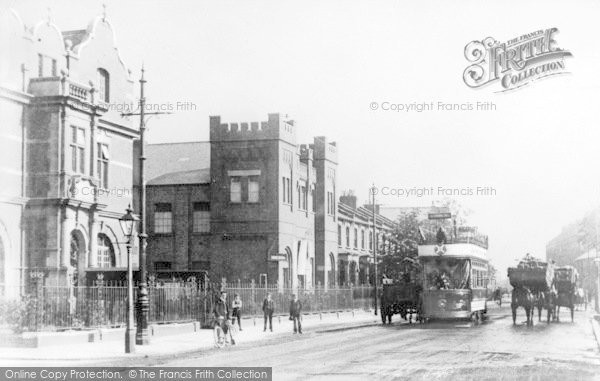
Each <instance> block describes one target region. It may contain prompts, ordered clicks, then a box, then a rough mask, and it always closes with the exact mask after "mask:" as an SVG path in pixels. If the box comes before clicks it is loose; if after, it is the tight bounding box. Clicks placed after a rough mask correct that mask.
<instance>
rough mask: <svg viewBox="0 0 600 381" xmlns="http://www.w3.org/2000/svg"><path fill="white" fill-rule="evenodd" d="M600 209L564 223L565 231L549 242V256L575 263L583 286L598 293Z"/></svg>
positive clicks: (558, 260) (565, 263)
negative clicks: (597, 261) (597, 260)
mask: <svg viewBox="0 0 600 381" xmlns="http://www.w3.org/2000/svg"><path fill="white" fill-rule="evenodd" d="M598 232H600V209H595V210H593V211H590V212H589V213H586V214H585V215H584V216H583V217H582V218H581V219H579V220H577V221H574V222H572V223H570V224H567V225H565V226H563V228H562V230H561V232H560V233H559V234H558V235H556V236H555V237H554V238H552V239H551V240H550V241H548V243H547V244H546V258H547V259H548V260H553V261H554V262H556V263H557V264H558V265H559V266H563V265H571V266H575V267H576V268H577V270H578V271H579V281H580V284H581V286H582V287H584V288H585V289H587V290H588V291H589V292H591V293H592V294H594V293H595V292H596V288H597V277H598V267H597V266H598V265H599V264H597V263H596V262H595V260H596V258H600V254H598V247H599V235H598Z"/></svg>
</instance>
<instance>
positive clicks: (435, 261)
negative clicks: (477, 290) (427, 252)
mask: <svg viewBox="0 0 600 381" xmlns="http://www.w3.org/2000/svg"><path fill="white" fill-rule="evenodd" d="M423 270H424V275H425V289H427V290H452V289H466V288H469V276H470V274H471V262H470V261H469V260H468V259H457V258H431V259H427V260H426V261H425V262H424V263H423Z"/></svg>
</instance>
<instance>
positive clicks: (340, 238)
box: [338, 225, 342, 246]
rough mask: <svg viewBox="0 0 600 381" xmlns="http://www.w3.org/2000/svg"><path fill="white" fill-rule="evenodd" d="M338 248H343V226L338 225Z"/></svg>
mask: <svg viewBox="0 0 600 381" xmlns="http://www.w3.org/2000/svg"><path fill="white" fill-rule="evenodd" d="M338 246H342V225H338Z"/></svg>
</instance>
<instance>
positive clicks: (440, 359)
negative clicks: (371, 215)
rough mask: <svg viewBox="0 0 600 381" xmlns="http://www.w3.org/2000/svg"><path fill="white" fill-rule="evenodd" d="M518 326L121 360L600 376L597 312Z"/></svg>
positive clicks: (502, 311) (308, 339) (278, 373)
mask: <svg viewBox="0 0 600 381" xmlns="http://www.w3.org/2000/svg"><path fill="white" fill-rule="evenodd" d="M561 315H562V316H561V317H562V318H563V320H562V321H561V322H560V323H557V322H553V323H550V324H547V323H546V322H538V321H537V319H536V320H535V324H534V325H533V326H532V327H531V326H527V325H526V324H525V316H524V312H523V309H519V311H518V315H517V324H516V325H513V322H512V316H511V311H510V308H509V307H508V306H504V307H502V308H493V309H490V311H489V319H488V320H486V321H485V322H484V323H482V324H474V323H470V322H466V321H450V322H446V321H443V322H432V323H427V324H423V325H420V324H413V325H408V324H406V323H404V322H399V321H398V319H395V322H394V324H392V325H385V326H384V325H382V324H381V323H380V322H378V323H376V324H374V325H372V326H368V327H362V328H355V329H352V330H346V331H332V330H328V331H323V332H319V331H318V330H311V331H307V334H305V335H302V336H300V335H282V336H280V337H279V338H277V339H276V340H263V341H260V342H253V343H243V344H242V345H239V346H236V347H227V348H223V349H221V350H209V351H197V352H194V353H189V354H186V355H182V356H177V357H171V358H158V359H157V358H153V359H141V360H137V361H136V362H135V363H127V362H122V361H121V362H115V363H112V364H111V365H115V366H126V365H136V366H150V365H152V366H164V367H166V366H169V367H170V366H183V367H189V366H201V365H205V366H206V365H210V366H216V367H221V366H236V367H242V366H267V367H273V379H274V380H322V379H327V380H332V379H333V380H338V379H339V380H342V379H343V380H365V379H369V380H405V379H406V380H411V381H412V380H478V381H479V380H597V379H600V352H599V350H598V344H597V342H596V340H595V338H594V333H593V331H592V330H593V328H592V325H591V324H590V319H591V318H592V316H593V314H592V313H591V311H589V310H588V311H577V312H576V313H575V321H574V322H573V323H572V322H571V321H570V319H569V318H568V317H567V315H568V314H566V313H565V312H562V311H561Z"/></svg>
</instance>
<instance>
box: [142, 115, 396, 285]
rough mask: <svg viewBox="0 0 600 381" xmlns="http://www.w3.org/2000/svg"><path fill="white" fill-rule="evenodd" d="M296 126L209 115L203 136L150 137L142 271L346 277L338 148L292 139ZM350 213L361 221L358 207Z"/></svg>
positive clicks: (287, 280) (285, 278)
mask: <svg viewBox="0 0 600 381" xmlns="http://www.w3.org/2000/svg"><path fill="white" fill-rule="evenodd" d="M296 128H297V127H296V126H295V125H294V123H293V122H292V121H288V120H284V119H283V118H281V117H280V115H279V114H269V116H268V120H267V121H263V122H252V123H239V124H238V123H229V124H227V123H222V122H221V119H220V117H211V118H210V141H209V142H208V143H175V144H156V145H149V146H148V152H149V154H148V172H149V173H152V175H149V179H150V180H149V181H148V188H147V194H148V204H147V210H148V211H149V214H148V223H149V229H148V230H149V234H150V238H149V245H148V256H149V257H148V258H149V259H148V262H149V265H150V266H151V269H154V270H155V271H156V272H157V273H158V274H160V273H161V272H162V273H163V274H165V273H166V274H169V273H170V274H173V275H174V276H175V275H177V274H181V273H186V272H193V271H203V270H205V271H207V272H208V273H209V274H210V276H211V277H212V278H217V279H219V278H221V277H226V278H227V279H229V280H238V279H239V280H240V281H242V282H249V281H252V280H254V281H256V282H265V281H266V282H268V283H278V284H279V285H281V286H288V287H307V288H310V287H313V286H315V285H317V284H321V285H327V286H333V285H337V284H339V283H343V284H345V283H347V282H348V281H349V277H348V276H347V274H346V273H344V274H342V273H341V272H340V269H343V270H344V271H346V270H345V269H346V267H344V266H345V265H344V263H346V261H348V258H347V257H348V255H347V253H342V254H341V255H340V246H339V245H338V220H339V218H343V217H341V213H342V211H345V212H346V213H348V209H347V207H343V206H341V204H338V203H337V198H338V194H337V189H336V180H337V179H336V170H337V146H336V144H335V143H330V142H328V141H327V139H326V138H324V137H316V138H315V139H314V141H313V143H312V144H308V145H307V144H298V143H297V141H296ZM353 213H355V214H356V215H357V216H358V217H356V221H357V223H358V221H360V223H361V224H362V225H363V226H366V225H367V224H368V221H367V220H368V217H367V216H366V215H367V214H368V213H367V211H366V210H365V209H364V208H358V209H357V210H356V211H354V212H353ZM352 218H354V217H350V219H348V217H346V221H350V220H351V219H352ZM382 221H385V224H384V225H385V227H388V226H389V225H390V224H391V221H389V220H387V219H385V218H383V217H381V216H379V217H378V222H379V223H380V224H381V223H382ZM369 252H370V251H368V250H365V251H364V252H363V253H362V254H363V257H364V258H363V261H364V264H365V266H367V262H368V259H367V257H368V255H369V254H368V253H369ZM371 262H372V260H371ZM363 267H364V266H363ZM367 267H368V266H367ZM363 271H364V275H363V279H365V280H366V279H367V277H368V275H367V274H368V269H367V268H366V267H364V268H363ZM356 282H358V279H356Z"/></svg>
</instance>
